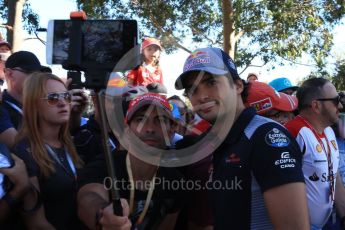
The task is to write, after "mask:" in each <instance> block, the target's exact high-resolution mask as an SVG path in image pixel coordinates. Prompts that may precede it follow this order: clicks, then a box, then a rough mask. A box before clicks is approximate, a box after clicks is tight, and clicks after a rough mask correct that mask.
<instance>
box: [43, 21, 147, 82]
mask: <svg viewBox="0 0 345 230" xmlns="http://www.w3.org/2000/svg"><path fill="white" fill-rule="evenodd" d="M46 52H47V55H46V56H47V63H48V64H61V65H62V66H63V68H64V69H66V70H69V73H68V77H71V78H72V85H74V87H78V86H81V85H83V86H85V87H87V88H93V89H95V88H105V86H106V83H107V80H108V77H109V74H110V72H112V71H118V72H122V71H127V70H130V69H133V68H134V67H135V66H137V65H138V64H139V63H140V49H139V47H138V25H137V21H135V20H82V19H81V18H72V19H71V20H51V21H49V24H48V33H47V51H46ZM128 52H131V55H130V56H131V58H130V59H127V60H128V61H127V63H126V64H125V65H120V66H119V67H117V68H114V67H115V66H117V64H118V62H119V61H120V60H121V59H122V58H123V57H124V56H125V55H127V54H128ZM80 71H83V72H84V73H85V82H84V83H82V82H81V80H80V77H81V74H80Z"/></svg>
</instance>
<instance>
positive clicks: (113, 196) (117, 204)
mask: <svg viewBox="0 0 345 230" xmlns="http://www.w3.org/2000/svg"><path fill="white" fill-rule="evenodd" d="M96 95H97V98H96V100H97V103H96V104H97V107H98V111H99V113H100V120H101V132H102V144H103V149H104V154H105V155H104V156H105V161H106V164H107V171H108V175H109V176H110V177H111V179H112V181H116V175H115V166H114V162H113V155H112V153H111V151H110V146H109V142H108V140H109V135H108V126H107V124H108V122H107V117H106V114H105V105H104V101H105V100H102V97H103V96H105V94H104V90H99V91H98V92H97V91H96ZM113 184H114V186H111V188H110V194H109V195H110V200H111V202H112V203H113V208H114V210H113V211H114V214H115V215H117V216H122V215H123V212H122V205H121V201H120V194H119V191H118V190H117V189H116V187H115V183H113Z"/></svg>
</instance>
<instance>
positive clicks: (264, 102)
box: [246, 81, 298, 114]
mask: <svg viewBox="0 0 345 230" xmlns="http://www.w3.org/2000/svg"><path fill="white" fill-rule="evenodd" d="M246 106H251V107H254V108H255V109H256V112H257V113H258V114H264V113H266V112H268V111H270V110H272V109H276V110H278V111H284V112H292V111H295V110H296V109H297V107H298V100H297V97H295V96H291V95H287V94H285V93H279V92H277V91H276V90H275V89H274V88H272V87H271V86H269V85H268V84H266V83H263V82H258V81H254V82H251V83H250V84H249V88H248V97H247V101H246Z"/></svg>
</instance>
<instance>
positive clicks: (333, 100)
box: [316, 95, 341, 106]
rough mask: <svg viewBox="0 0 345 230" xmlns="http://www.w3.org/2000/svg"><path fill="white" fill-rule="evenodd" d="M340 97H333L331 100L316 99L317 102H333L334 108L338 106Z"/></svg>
mask: <svg viewBox="0 0 345 230" xmlns="http://www.w3.org/2000/svg"><path fill="white" fill-rule="evenodd" d="M340 99H341V98H340V96H339V95H338V96H336V97H333V98H318V99H316V100H317V101H331V102H333V104H334V105H335V106H338V105H339V103H340Z"/></svg>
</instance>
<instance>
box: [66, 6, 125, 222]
mask: <svg viewBox="0 0 345 230" xmlns="http://www.w3.org/2000/svg"><path fill="white" fill-rule="evenodd" d="M70 18H71V20H72V30H71V31H70V46H69V50H68V61H67V64H66V65H65V67H66V68H69V69H74V70H77V71H78V70H79V68H80V65H81V54H82V49H83V48H82V40H83V38H82V33H81V28H82V26H81V25H82V21H85V20H86V14H85V12H72V13H71V14H70ZM88 74H95V73H91V71H88V70H86V71H85V76H86V78H87V77H88V76H87V75H88ZM98 74H100V73H98ZM89 77H91V76H89ZM95 92H96V95H97V97H96V100H97V108H98V111H99V113H100V119H101V120H100V122H101V124H100V125H101V127H100V128H101V134H102V143H103V150H104V158H105V161H106V164H107V171H108V175H109V176H110V178H111V179H112V181H111V182H112V186H111V188H110V191H109V200H110V201H111V202H112V203H113V211H114V214H115V215H117V216H122V215H123V213H122V205H121V201H120V195H119V191H118V190H117V189H116V186H115V184H116V183H115V182H116V181H117V180H116V175H115V166H114V162H113V155H112V154H111V151H110V148H109V147H110V146H109V141H108V140H109V135H108V126H107V124H108V122H107V118H106V114H105V106H104V100H102V96H103V95H104V91H102V90H101V88H95Z"/></svg>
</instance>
